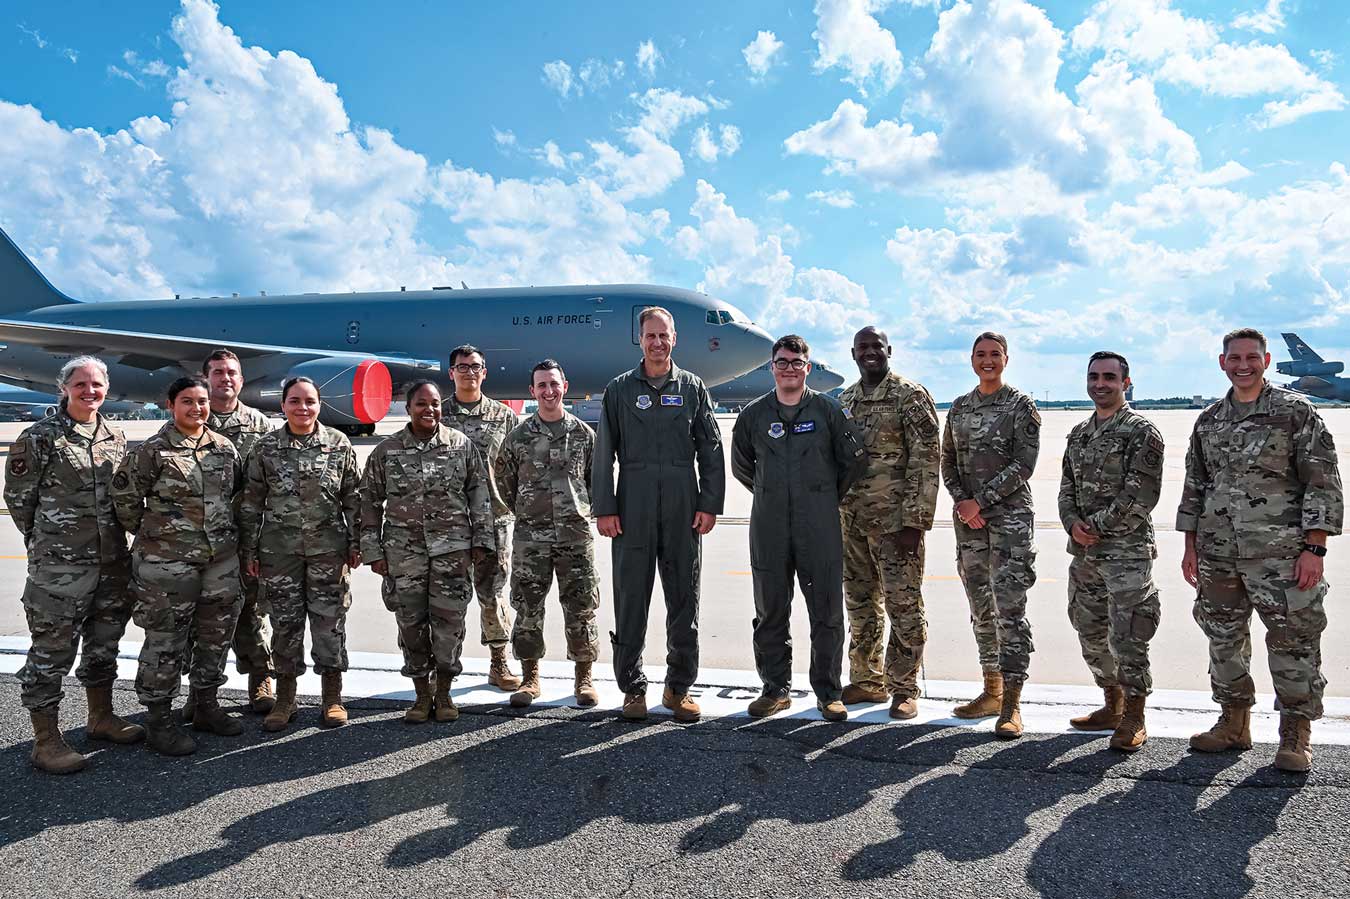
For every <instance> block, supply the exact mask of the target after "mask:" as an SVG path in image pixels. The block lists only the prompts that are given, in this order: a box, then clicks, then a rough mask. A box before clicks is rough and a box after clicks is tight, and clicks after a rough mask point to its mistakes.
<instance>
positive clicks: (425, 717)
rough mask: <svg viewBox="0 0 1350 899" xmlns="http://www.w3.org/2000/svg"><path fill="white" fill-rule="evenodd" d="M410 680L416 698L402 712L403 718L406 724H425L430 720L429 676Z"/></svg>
mask: <svg viewBox="0 0 1350 899" xmlns="http://www.w3.org/2000/svg"><path fill="white" fill-rule="evenodd" d="M412 682H413V689H414V690H415V691H417V698H416V699H415V700H413V704H412V705H410V706H408V710H407V711H406V712H404V713H403V720H404V721H405V722H406V723H408V724H426V723H427V721H429V720H431V678H429V677H425V676H423V677H414V678H413V679H412Z"/></svg>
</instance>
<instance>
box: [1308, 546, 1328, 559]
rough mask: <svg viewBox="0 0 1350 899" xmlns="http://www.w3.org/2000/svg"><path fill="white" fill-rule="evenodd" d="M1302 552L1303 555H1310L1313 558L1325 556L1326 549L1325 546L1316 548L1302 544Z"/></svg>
mask: <svg viewBox="0 0 1350 899" xmlns="http://www.w3.org/2000/svg"><path fill="white" fill-rule="evenodd" d="M1303 551H1304V552H1305V553H1312V554H1313V555H1314V556H1318V557H1321V556H1325V555H1326V554H1327V548H1326V547H1325V546H1317V545H1315V544H1312V543H1305V544H1303Z"/></svg>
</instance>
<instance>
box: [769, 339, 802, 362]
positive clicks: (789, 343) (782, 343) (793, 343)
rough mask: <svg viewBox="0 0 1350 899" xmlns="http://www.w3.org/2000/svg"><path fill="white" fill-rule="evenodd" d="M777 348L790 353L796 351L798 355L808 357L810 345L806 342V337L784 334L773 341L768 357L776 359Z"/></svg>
mask: <svg viewBox="0 0 1350 899" xmlns="http://www.w3.org/2000/svg"><path fill="white" fill-rule="evenodd" d="M779 350H787V351H788V352H790V353H796V354H797V355H798V356H806V357H807V358H810V356H811V347H810V346H809V345H808V344H807V342H806V338H805V337H802V336H800V335H798V334H784V335H783V336H782V337H780V338H778V339H777V340H775V341H774V342H773V349H772V350H770V351H769V358H770V359H776V358H777V357H778V351H779Z"/></svg>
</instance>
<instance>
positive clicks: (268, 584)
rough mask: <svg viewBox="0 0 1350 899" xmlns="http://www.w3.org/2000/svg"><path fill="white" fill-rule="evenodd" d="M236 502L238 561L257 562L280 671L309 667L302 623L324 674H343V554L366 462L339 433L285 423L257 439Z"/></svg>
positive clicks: (347, 596) (350, 548)
mask: <svg viewBox="0 0 1350 899" xmlns="http://www.w3.org/2000/svg"><path fill="white" fill-rule="evenodd" d="M246 471H247V479H246V483H245V485H244V497H243V501H242V503H241V504H240V508H239V531H240V558H241V559H243V561H244V564H246V565H247V564H248V563H249V562H251V561H255V560H256V561H257V562H258V563H259V576H258V580H259V585H260V587H261V590H260V593H261V595H262V597H263V599H264V600H265V601H266V603H267V605H268V607H269V608H270V609H271V610H272V625H273V627H274V631H273V636H272V658H273V659H274V661H275V663H276V670H277V673H278V674H281V675H290V676H293V677H294V676H299V675H302V674H304V673H305V656H304V649H305V619H306V617H308V619H309V633H310V637H311V640H312V646H311V647H310V652H311V654H312V655H313V657H314V670H315V671H318V672H319V673H320V674H324V673H327V672H330V671H346V670H347V609H348V608H350V607H351V604H352V592H351V575H350V572H349V571H348V568H347V559H348V557H349V556H350V555H351V553H353V552H354V551H356V549H357V548H358V547H359V544H360V530H359V524H358V521H357V516H358V514H359V511H360V504H361V499H360V493H359V487H360V479H361V474H360V471H361V469H360V465H359V464H358V463H357V461H356V451H355V450H353V449H352V445H351V443H350V442H349V441H348V440H347V438H346V437H345V436H343V435H342V434H341V433H340V432H338V431H335V430H334V429H332V428H328V427H324V426H323V425H319V426H318V429H317V430H316V431H315V433H313V434H308V435H304V436H296V435H294V434H292V433H291V432H290V430H289V429H288V428H285V427H281V428H277V429H276V430H275V431H272V432H271V433H270V434H268V435H267V436H265V437H263V438H262V439H261V440H259V441H258V443H257V444H256V446H255V447H254V449H253V453H252V454H251V455H250V456H249V458H248V465H247V466H246Z"/></svg>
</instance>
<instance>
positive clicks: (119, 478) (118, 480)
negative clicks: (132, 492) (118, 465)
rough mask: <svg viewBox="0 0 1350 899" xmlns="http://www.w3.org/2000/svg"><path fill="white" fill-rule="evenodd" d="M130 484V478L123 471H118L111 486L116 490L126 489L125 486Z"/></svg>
mask: <svg viewBox="0 0 1350 899" xmlns="http://www.w3.org/2000/svg"><path fill="white" fill-rule="evenodd" d="M130 483H131V477H130V476H129V475H128V474H127V473H126V472H125V471H119V472H118V473H117V475H116V476H115V477H114V478H113V486H114V487H116V488H117V489H118V490H125V489H127V485H128V484H130Z"/></svg>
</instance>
